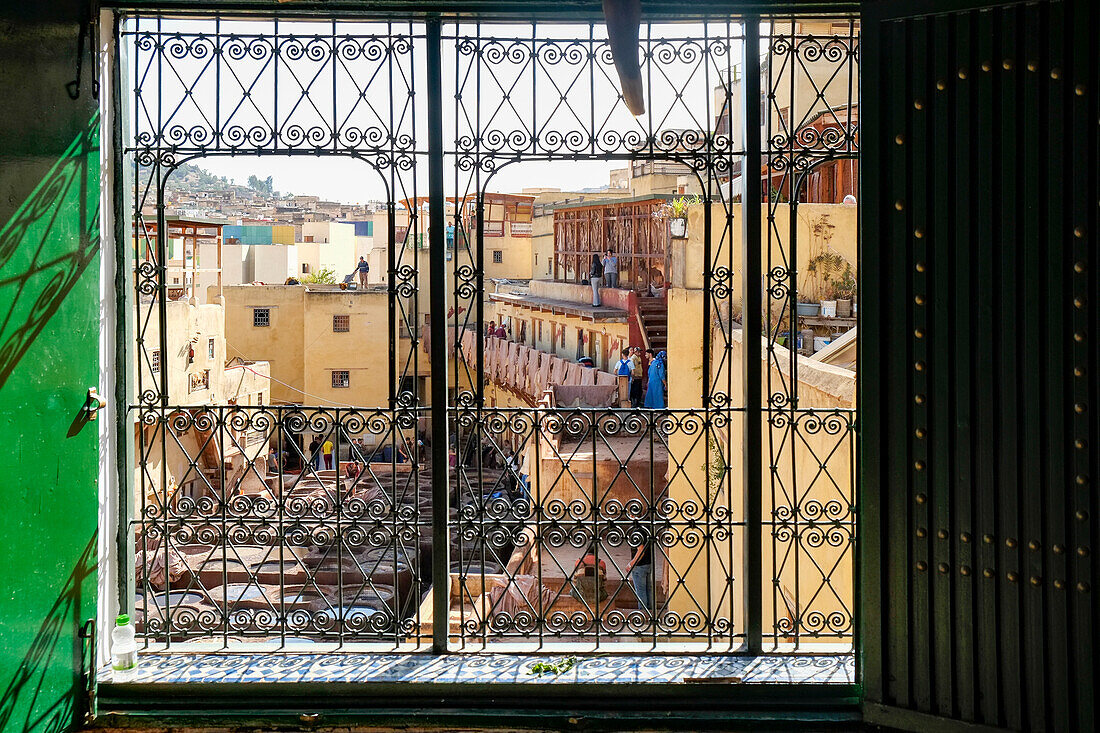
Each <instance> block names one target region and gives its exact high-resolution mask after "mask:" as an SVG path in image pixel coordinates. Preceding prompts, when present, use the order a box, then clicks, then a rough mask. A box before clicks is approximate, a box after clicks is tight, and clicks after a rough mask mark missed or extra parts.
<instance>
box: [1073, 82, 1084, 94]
mask: <svg viewBox="0 0 1100 733" xmlns="http://www.w3.org/2000/svg"><path fill="white" fill-rule="evenodd" d="M1073 93H1074V94H1076V95H1077V96H1078V97H1083V96H1085V85H1084V84H1078V85H1077V86H1075V87H1074V88H1073Z"/></svg>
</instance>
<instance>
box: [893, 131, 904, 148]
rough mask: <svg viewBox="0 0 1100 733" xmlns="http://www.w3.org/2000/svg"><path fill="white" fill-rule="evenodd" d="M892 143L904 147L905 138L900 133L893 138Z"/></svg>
mask: <svg viewBox="0 0 1100 733" xmlns="http://www.w3.org/2000/svg"><path fill="white" fill-rule="evenodd" d="M894 143H896V144H897V145H904V144H905V136H904V135H901V134H900V133H899V134H897V135H895V136H894Z"/></svg>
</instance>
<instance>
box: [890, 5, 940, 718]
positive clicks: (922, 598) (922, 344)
mask: <svg viewBox="0 0 1100 733" xmlns="http://www.w3.org/2000/svg"><path fill="white" fill-rule="evenodd" d="M934 22H935V21H934V20H933V19H930V18H915V19H912V20H909V21H906V23H907V24H908V25H909V28H910V32H909V34H908V39H907V40H908V44H909V45H908V54H907V59H906V65H905V67H906V68H907V69H908V72H909V78H908V84H907V85H906V95H905V100H904V107H903V109H905V110H906V116H907V118H908V124H907V127H908V132H907V137H908V138H909V140H908V143H907V148H908V155H907V156H906V157H907V164H908V176H907V179H908V186H909V195H908V198H909V200H910V206H909V217H908V227H907V231H906V232H905V241H906V242H907V243H908V245H907V246H908V247H909V252H910V256H909V272H908V273H907V275H908V277H907V278H906V280H907V282H908V283H909V286H908V288H906V290H905V297H904V301H905V304H906V306H907V307H908V305H909V303H911V302H912V299H913V297H914V295H916V294H918V293H919V294H922V295H923V294H927V293H928V289H929V286H930V278H931V272H930V270H929V268H930V267H931V265H930V262H929V257H928V255H929V253H928V246H927V241H928V240H927V230H928V220H929V213H930V211H929V209H930V198H931V191H930V190H929V188H930V184H931V176H930V173H929V171H930V169H929V166H928V156H929V154H930V153H929V148H930V147H931V146H932V145H933V142H932V140H931V137H930V131H929V125H928V111H927V100H926V98H925V92H926V90H927V89H928V63H929V62H928V59H929V52H930V51H931V49H930V48H929V46H928V36H929V32H930V30H929V25H930V24H932V23H934ZM895 297H897V295H895ZM908 311H909V312H908V319H907V320H908V323H907V327H906V329H905V332H904V333H905V334H906V340H907V341H908V342H909V343H910V349H911V350H912V359H913V367H912V369H911V372H910V374H911V376H910V379H909V384H908V387H909V388H908V389H907V390H906V393H905V394H906V400H905V402H906V409H907V410H908V411H909V429H908V431H907V432H908V442H909V460H908V462H907V463H908V465H907V466H906V468H907V473H908V475H909V481H910V482H911V487H912V492H913V496H912V513H911V516H912V522H911V526H910V528H909V541H910V542H911V543H912V544H913V567H912V569H911V570H910V572H911V573H912V577H913V588H912V593H913V597H912V602H911V607H910V608H911V613H912V632H911V633H912V637H911V643H910V646H911V648H912V653H913V658H912V665H913V669H912V674H913V676H912V684H913V701H914V703H915V704H916V707H917V709H918V710H925V711H931V710H933V697H934V691H935V689H936V685H937V683H938V681H937V680H936V678H935V674H936V669H935V667H934V664H933V662H934V656H933V646H934V643H935V641H936V638H935V628H934V626H933V624H932V619H933V614H934V612H935V611H934V609H935V607H934V605H933V604H934V599H933V598H932V594H933V592H934V589H933V584H932V580H931V578H932V576H933V575H934V574H935V572H936V571H935V568H934V566H933V565H932V562H933V559H932V553H931V537H932V532H933V531H934V530H933V529H931V518H932V517H931V511H930V506H931V502H932V501H934V500H935V497H934V495H933V491H932V487H931V484H930V482H929V478H928V473H929V472H928V468H927V464H928V447H927V443H928V441H918V440H917V439H916V438H915V437H914V432H915V431H916V430H917V429H924V430H929V429H930V425H929V423H928V407H927V401H925V403H923V404H917V402H916V400H917V398H918V397H925V398H926V397H927V395H928V385H929V377H928V375H929V370H930V368H931V364H930V363H929V353H928V351H929V349H928V343H929V341H930V339H931V334H930V327H929V326H930V324H929V322H928V316H927V309H924V310H923V311H915V310H914V309H912V308H911V307H908ZM929 439H930V440H936V438H935V437H934V436H932V435H930V437H929Z"/></svg>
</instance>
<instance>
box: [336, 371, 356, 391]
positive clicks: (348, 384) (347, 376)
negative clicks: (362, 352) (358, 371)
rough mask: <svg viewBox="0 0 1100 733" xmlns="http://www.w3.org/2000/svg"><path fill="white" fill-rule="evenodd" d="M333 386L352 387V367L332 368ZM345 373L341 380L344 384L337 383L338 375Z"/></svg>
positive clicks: (338, 387)
mask: <svg viewBox="0 0 1100 733" xmlns="http://www.w3.org/2000/svg"><path fill="white" fill-rule="evenodd" d="M331 373H332V388H333V389H351V370H350V369H332V370H331ZM341 374H342V375H343V378H342V379H340V380H339V381H340V382H342V384H338V383H337V375H341Z"/></svg>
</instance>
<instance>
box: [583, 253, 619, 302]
mask: <svg viewBox="0 0 1100 733" xmlns="http://www.w3.org/2000/svg"><path fill="white" fill-rule="evenodd" d="M588 283H589V284H590V285H591V286H592V306H593V307H594V308H599V307H600V306H601V305H603V301H601V300H600V288H601V287H603V288H617V287H619V258H618V257H616V256H615V253H614V252H613V251H612V250H611V249H608V250H607V251H606V252H604V254H603V257H601V256H600V255H598V254H596V253H595V252H593V253H592V261H591V262H590V263H589V267H588Z"/></svg>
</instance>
